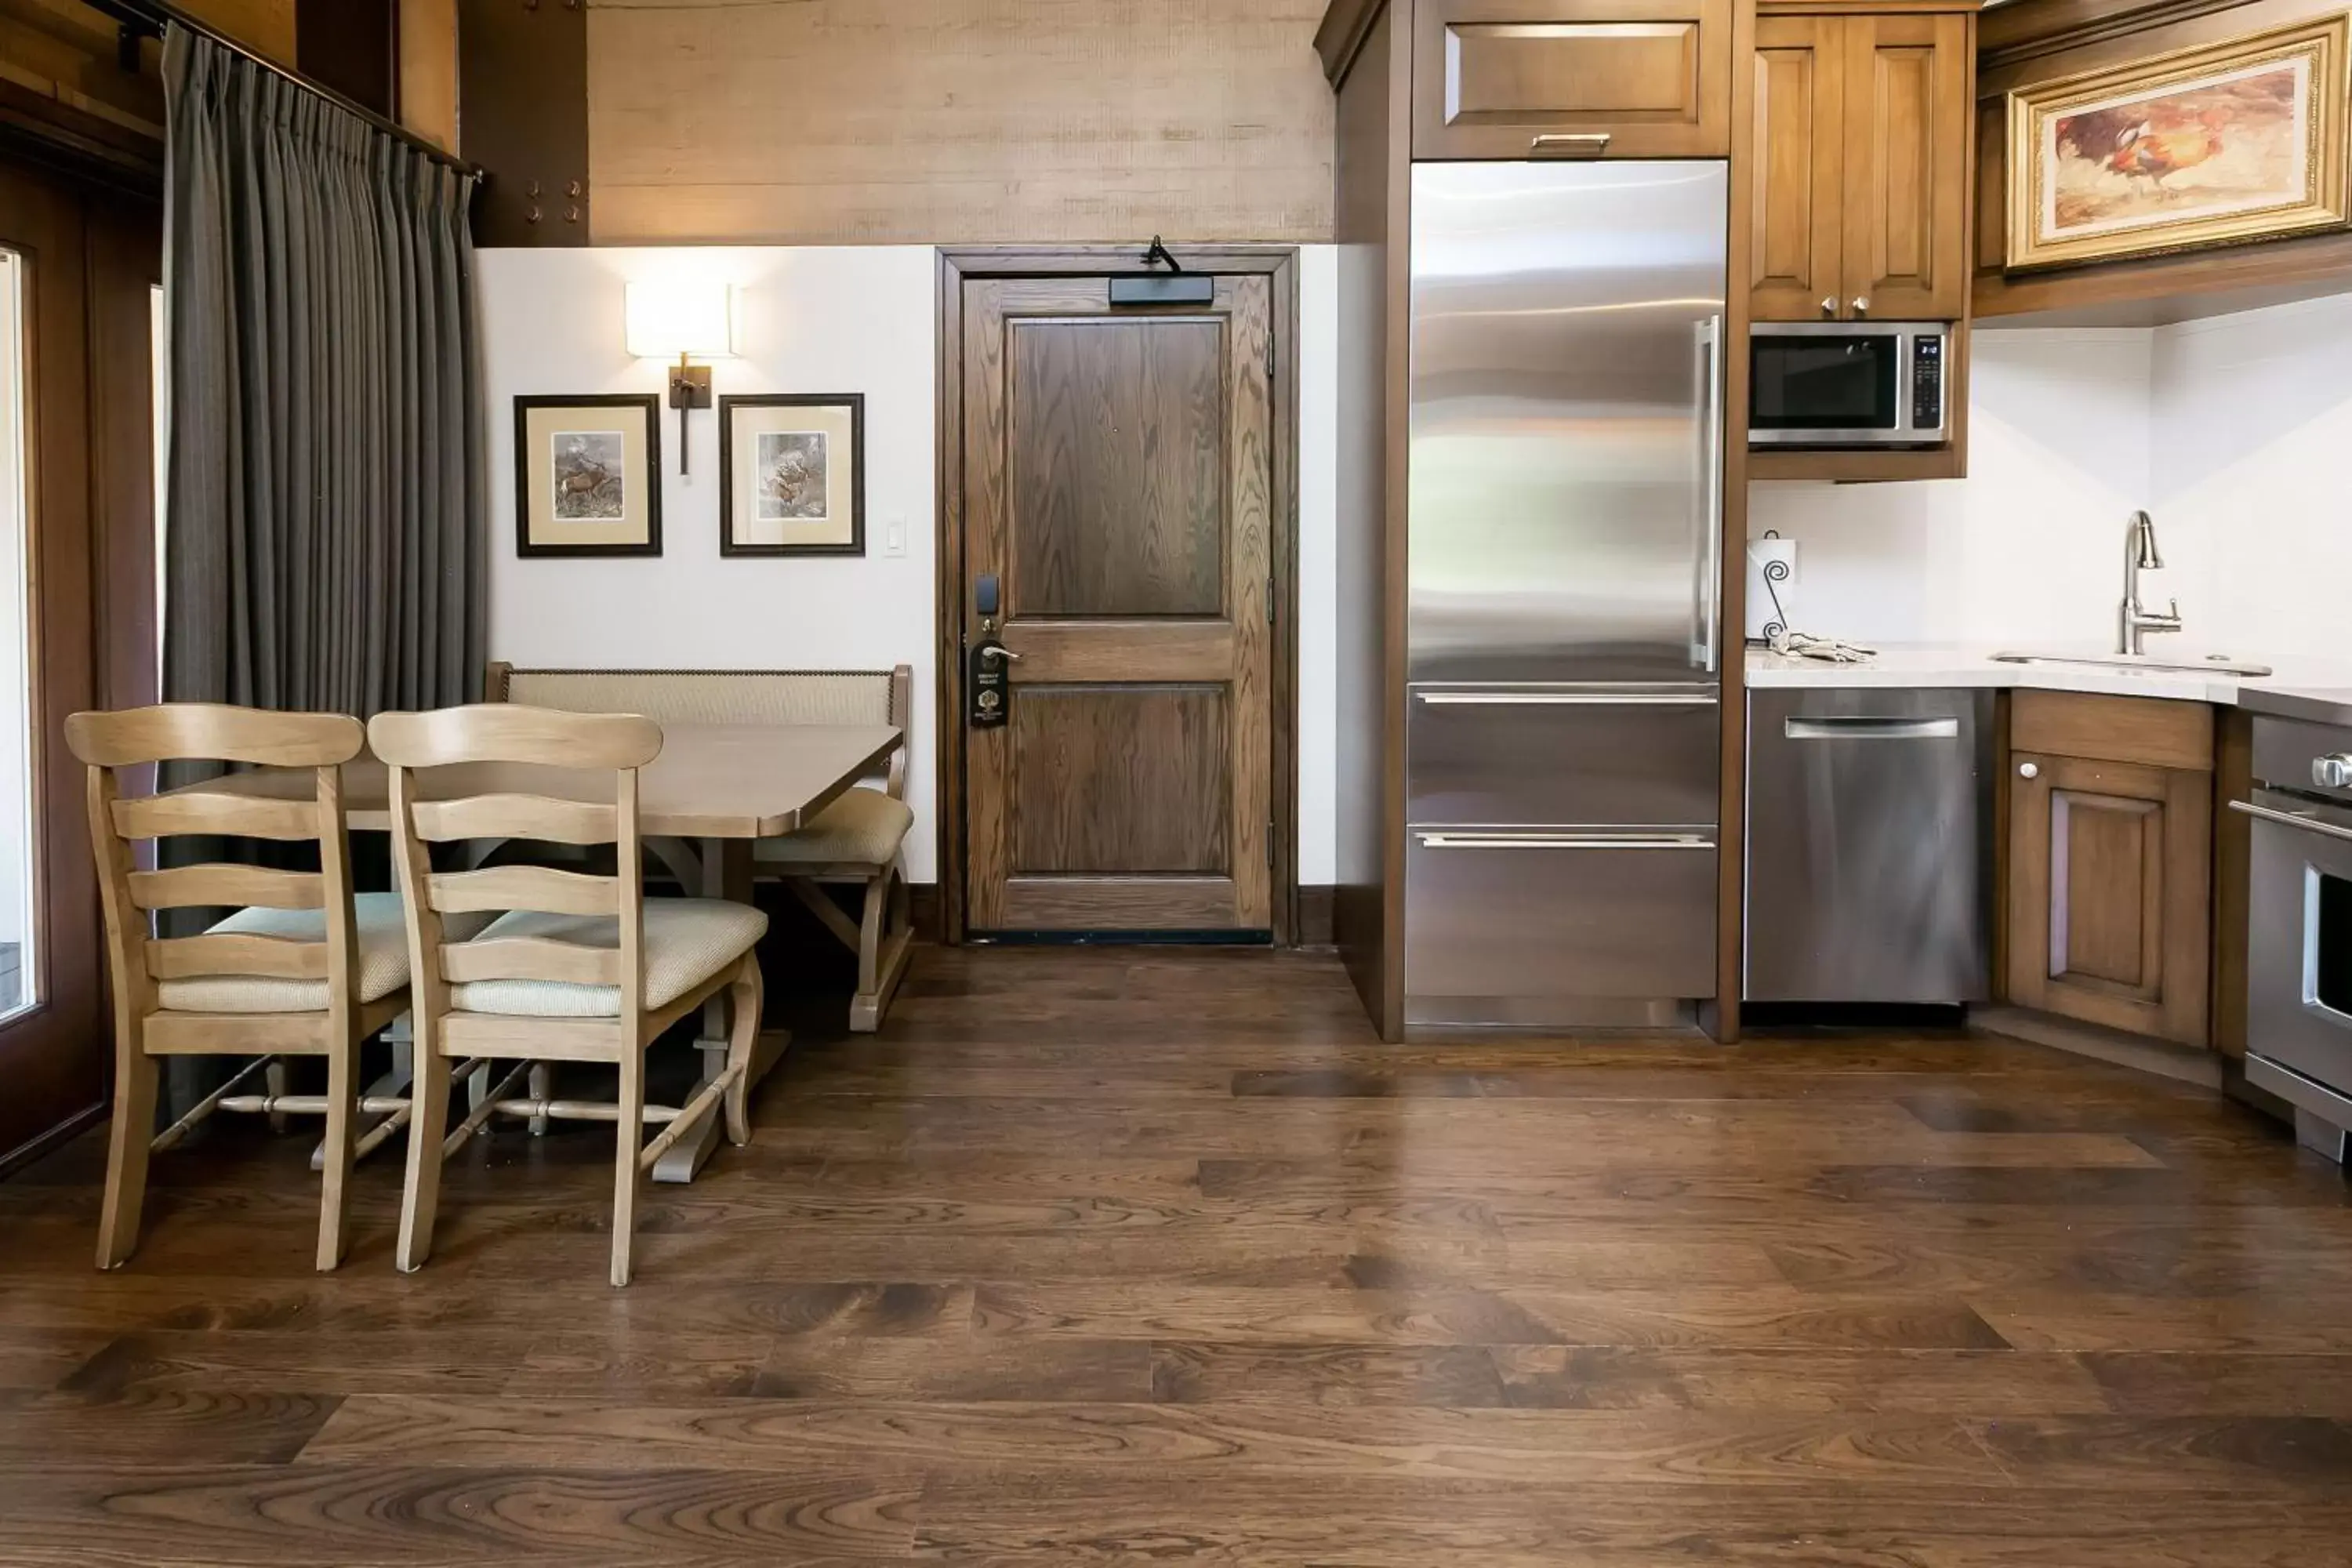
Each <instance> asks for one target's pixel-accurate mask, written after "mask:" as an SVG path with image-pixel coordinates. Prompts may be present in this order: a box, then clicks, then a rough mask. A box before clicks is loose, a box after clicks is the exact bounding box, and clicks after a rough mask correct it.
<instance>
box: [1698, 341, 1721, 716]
mask: <svg viewBox="0 0 2352 1568" xmlns="http://www.w3.org/2000/svg"><path fill="white" fill-rule="evenodd" d="M1697 336H1698V361H1699V372H1698V384H1699V421H1698V441H1699V464H1700V470H1701V476H1702V477H1701V481H1700V489H1699V509H1700V518H1699V537H1700V539H1701V540H1702V541H1703V543H1702V544H1701V546H1700V550H1699V563H1698V573H1699V583H1698V626H1699V647H1698V652H1699V657H1700V662H1701V666H1702V668H1705V670H1706V673H1707V674H1709V675H1713V674H1715V673H1716V670H1717V666H1718V665H1720V664H1721V662H1722V658H1723V444H1724V440H1725V438H1726V437H1725V432H1724V428H1723V401H1724V400H1723V317H1722V316H1721V315H1719V314H1718V315H1713V316H1709V317H1707V318H1706V320H1705V321H1701V322H1699V323H1698V329H1697Z"/></svg>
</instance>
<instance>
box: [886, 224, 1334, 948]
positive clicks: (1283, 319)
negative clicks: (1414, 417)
mask: <svg viewBox="0 0 2352 1568" xmlns="http://www.w3.org/2000/svg"><path fill="white" fill-rule="evenodd" d="M1168 248H1169V250H1170V251H1171V252H1172V253H1173V254H1174V255H1175V257H1176V259H1177V260H1178V262H1179V263H1180V264H1181V265H1182V267H1183V268H1184V269H1185V270H1186V271H1187V272H1202V273H1207V274H1210V275H1213V276H1220V275H1222V276H1245V277H1246V276H1263V277H1265V278H1267V279H1271V280H1272V286H1273V289H1274V301H1273V303H1274V344H1275V384H1274V399H1275V405H1274V443H1273V446H1274V467H1275V472H1274V488H1273V499H1274V531H1273V538H1272V539H1271V541H1269V544H1270V555H1271V562H1272V565H1273V568H1274V603H1275V638H1274V650H1273V651H1274V688H1273V694H1272V701H1273V704H1274V711H1273V715H1272V717H1273V721H1274V725H1273V729H1274V747H1273V753H1274V754H1273V767H1274V779H1273V781H1272V784H1273V795H1272V797H1271V798H1272V802H1273V810H1274V820H1275V842H1274V941H1275V944H1276V946H1279V947H1288V946H1291V945H1293V944H1295V943H1296V942H1297V940H1298V758H1297V746H1298V247H1297V246H1295V245H1171V246H1170V247H1168ZM1143 252H1144V247H1142V246H1140V245H1045V246H1037V245H972V246H953V247H941V248H940V253H939V257H940V300H939V322H938V325H939V345H938V347H939V399H938V404H939V438H938V442H937V448H936V449H937V451H938V454H939V458H938V469H937V473H936V475H935V482H936V484H937V491H938V505H937V507H936V508H935V509H934V520H935V521H934V523H933V528H934V530H935V531H934V534H933V540H932V543H933V550H934V555H933V562H934V567H935V571H936V591H937V595H938V606H939V616H938V623H939V625H938V633H937V638H936V647H935V648H934V654H935V656H936V658H937V659H938V661H939V671H938V704H939V711H938V714H937V720H938V751H937V766H938V770H939V771H938V788H937V791H936V793H935V795H934V796H933V799H934V800H935V801H936V802H937V807H936V809H937V813H938V822H939V867H940V941H942V942H948V943H950V944H954V943H960V942H962V941H963V939H964V895H965V887H964V872H965V855H966V847H967V844H966V837H965V822H964V744H963V737H964V723H963V706H964V654H963V638H964V633H965V630H966V627H965V626H964V624H963V606H964V593H963V565H964V562H963V523H964V507H963V286H964V281H965V279H976V278H1110V277H1119V276H1131V275H1133V274H1137V273H1140V272H1146V271H1150V270H1154V269H1153V268H1149V267H1147V266H1146V265H1145V263H1144V259H1143Z"/></svg>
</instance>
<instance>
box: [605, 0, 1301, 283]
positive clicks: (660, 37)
mask: <svg viewBox="0 0 2352 1568" xmlns="http://www.w3.org/2000/svg"><path fill="white" fill-rule="evenodd" d="M1322 8H1323V7H1322V0H997V3H995V4H992V5H972V4H971V0H739V3H737V4H732V5H709V4H708V3H707V0H601V3H600V0H590V9H589V12H588V130H589V169H590V176H591V184H592V187H593V191H594V205H593V216H592V220H591V221H592V224H593V237H594V239H595V240H596V242H597V243H599V244H628V243H647V244H658V243H675V242H680V241H692V240H708V241H738V242H747V243H748V242H760V243H773V244H819V243H859V244H880V243H892V242H906V243H940V244H987V243H998V242H1013V241H1039V242H1047V241H1051V242H1061V241H1127V240H1138V241H1139V240H1143V239H1147V238H1149V237H1150V236H1151V235H1153V234H1155V233H1157V234H1161V235H1164V236H1166V237H1168V238H1169V239H1170V240H1171V241H1172V240H1266V241H1286V242H1301V243H1304V242H1314V241H1321V240H1328V239H1329V238H1330V237H1331V189H1332V174H1331V156H1332V153H1331V149H1332V104H1331V92H1330V89H1329V88H1328V86H1327V85H1326V83H1325V81H1324V78H1323V73H1322V68H1321V65H1320V63H1319V62H1318V58H1317V57H1316V54H1315V51H1314V47H1313V39H1314V36H1315V28H1316V24H1317V22H1318V19H1319V17H1320V16H1321V14H1322Z"/></svg>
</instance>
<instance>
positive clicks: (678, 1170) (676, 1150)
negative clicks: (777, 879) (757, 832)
mask: <svg viewBox="0 0 2352 1568" xmlns="http://www.w3.org/2000/svg"><path fill="white" fill-rule="evenodd" d="M701 892H702V896H703V897H704V898H706V899H726V900H730V902H733V903H739V904H748V903H750V902H751V840H750V839H748V838H706V839H704V840H703V841H702V889H701ZM792 1039H793V1037H792V1033H791V1031H789V1030H785V1029H763V1030H761V1033H760V1039H759V1044H758V1046H757V1047H755V1048H754V1049H753V1050H752V1052H751V1082H752V1083H753V1084H755V1085H756V1084H757V1083H758V1082H759V1081H760V1080H761V1079H762V1078H764V1077H766V1076H767V1072H768V1069H769V1068H772V1067H774V1066H775V1065H776V1059H777V1058H779V1057H782V1055H783V1054H784V1047H787V1046H789V1045H791V1044H792ZM694 1046H695V1049H697V1050H698V1051H700V1052H701V1053H702V1076H701V1077H700V1078H699V1079H696V1080H695V1085H694V1088H693V1089H690V1090H688V1095H687V1098H688V1100H691V1099H693V1097H694V1096H695V1095H696V1094H698V1093H700V1092H701V1090H702V1087H703V1085H705V1084H707V1083H709V1081H710V1080H711V1079H714V1078H716V1077H718V1076H719V1073H721V1072H723V1071H724V1070H726V1067H727V1000H726V994H725V993H724V992H721V993H720V994H719V995H716V996H713V997H712V998H711V999H710V1000H709V1001H708V1002H706V1003H704V1004H703V1005H702V1033H701V1035H700V1036H699V1037H698V1038H697V1039H696V1040H695V1042H694ZM697 1120H698V1121H699V1123H700V1124H699V1125H698V1126H697V1127H695V1128H693V1129H692V1130H690V1131H688V1132H686V1133H685V1134H684V1135H683V1136H681V1137H680V1138H679V1139H678V1141H677V1142H676V1143H675V1144H673V1145H671V1147H670V1151H669V1152H668V1153H667V1154H664V1155H663V1156H662V1157H661V1158H660V1159H659V1160H657V1161H656V1162H655V1163H654V1180H655V1181H656V1182H690V1181H692V1180H694V1175H695V1173H696V1172H698V1171H699V1170H701V1169H702V1163H703V1162H704V1161H705V1160H708V1159H709V1158H710V1152H711V1151H712V1150H713V1149H715V1148H717V1147H718V1146H719V1132H720V1122H721V1121H722V1120H723V1119H722V1118H721V1116H720V1114H719V1110H718V1109H717V1108H716V1107H715V1106H714V1107H713V1109H711V1110H709V1111H706V1112H705V1113H704V1114H703V1115H702V1116H701V1117H699V1118H698V1119H697Z"/></svg>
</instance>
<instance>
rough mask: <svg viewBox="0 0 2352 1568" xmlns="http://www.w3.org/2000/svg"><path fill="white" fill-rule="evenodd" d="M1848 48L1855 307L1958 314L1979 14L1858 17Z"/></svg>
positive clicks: (1929, 317)
mask: <svg viewBox="0 0 2352 1568" xmlns="http://www.w3.org/2000/svg"><path fill="white" fill-rule="evenodd" d="M1844 55H1845V71H1844V82H1843V88H1844V103H1843V109H1844V130H1845V169H1844V178H1845V195H1844V206H1845V214H1844V216H1845V245H1844V269H1843V270H1844V280H1845V289H1844V300H1845V310H1847V311H1848V312H1850V313H1853V314H1856V315H1867V316H1870V317H1874V318H1876V319H1878V320H1880V321H1914V320H1918V321H1948V320H1957V319H1958V318H1959V317H1960V316H1961V315H1963V314H1964V313H1965V312H1966V310H1967V309H1968V285H1969V233H1968V210H1969V202H1968V195H1969V134H1970V132H1971V131H1972V129H1973V125H1972V121H1971V119H1970V115H1971V112H1972V110H1973V105H1971V104H1970V102H1969V80H1970V77H1971V75H1972V72H1971V70H1970V59H1969V18H1968V17H1967V16H1955V15H1948V14H1946V15H1905V16H1849V17H1847V18H1845V32H1844ZM1856 300H1864V301H1867V303H1865V304H1864V305H1861V306H1857V305H1856V304H1855V301H1856Z"/></svg>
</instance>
